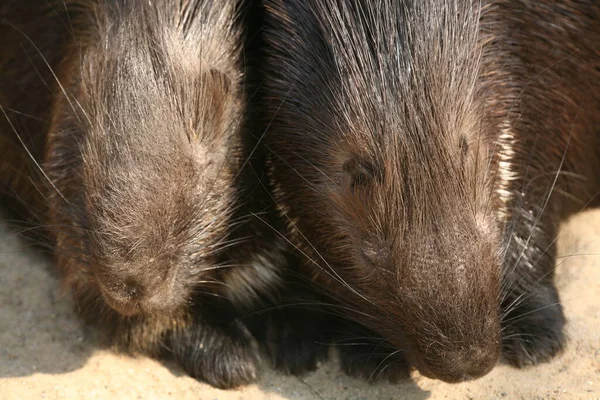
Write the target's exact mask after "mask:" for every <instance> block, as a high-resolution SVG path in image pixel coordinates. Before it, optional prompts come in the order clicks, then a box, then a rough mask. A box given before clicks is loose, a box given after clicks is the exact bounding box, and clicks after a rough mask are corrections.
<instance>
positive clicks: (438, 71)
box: [264, 0, 600, 382]
mask: <svg viewBox="0 0 600 400" xmlns="http://www.w3.org/2000/svg"><path fill="white" fill-rule="evenodd" d="M264 3H265V12H266V14H267V17H266V32H265V35H264V38H265V41H266V47H265V54H266V57H265V62H264V73H265V77H266V83H265V89H264V98H265V100H266V101H267V109H268V112H267V114H266V117H265V125H266V126H267V127H268V131H267V134H266V136H265V139H264V145H265V148H267V149H268V150H269V151H270V152H271V155H270V163H271V171H272V185H273V192H274V196H275V198H276V200H277V201H278V203H279V206H280V209H281V213H282V215H283V217H284V218H285V219H286V220H287V222H288V225H289V232H290V238H291V241H292V242H293V243H294V245H295V246H296V247H297V248H298V249H299V252H300V253H301V255H302V256H304V260H305V263H304V268H303V269H304V272H305V274H307V275H308V276H309V277H311V278H312V279H314V280H315V282H316V283H317V284H318V285H319V286H320V287H321V288H324V289H325V290H326V291H328V292H329V293H330V294H331V295H332V296H333V298H334V299H335V300H339V301H340V302H341V304H340V306H341V307H340V308H339V309H340V310H342V311H343V313H344V314H345V315H346V317H347V318H349V319H350V320H354V321H357V322H359V323H360V325H363V326H365V328H361V327H360V326H359V325H352V323H350V324H349V326H348V327H347V328H346V335H348V336H349V337H351V336H356V337H359V338H361V341H363V342H364V338H365V337H370V338H372V339H371V340H370V341H369V340H367V343H364V348H366V351H364V352H362V353H361V352H360V351H359V350H356V349H361V347H359V346H355V347H351V346H340V349H341V350H342V365H343V366H344V368H345V369H346V371H347V372H349V373H351V374H352V375H355V376H362V377H366V378H369V377H373V376H376V375H377V374H379V375H380V376H383V377H387V378H390V379H396V378H398V377H400V376H401V375H402V374H406V372H407V370H408V369H407V368H408V364H412V365H413V366H415V367H416V368H417V369H419V371H420V372H421V373H423V374H425V375H427V376H430V377H434V378H438V379H441V380H444V381H447V382H457V381H463V380H467V379H474V378H477V377H480V376H482V375H484V374H486V373H487V372H488V371H489V370H491V369H492V368H493V366H494V365H495V363H496V361H497V359H498V358H499V356H500V353H501V351H502V353H503V354H504V356H505V357H506V358H507V359H508V360H509V361H510V362H511V363H513V364H514V365H517V366H522V365H524V364H535V363H538V362H542V361H545V360H547V359H549V358H550V357H552V356H553V355H555V354H556V353H557V352H558V351H559V350H560V349H561V348H562V347H563V345H564V332H563V325H564V323H565V319H564V316H563V313H562V310H561V306H560V302H559V300H558V295H557V292H556V289H555V287H554V286H553V283H552V279H553V268H554V262H555V259H554V257H555V249H554V241H555V237H556V233H557V231H556V229H557V224H558V222H559V219H560V217H562V216H564V215H566V214H567V213H568V212H570V211H573V210H574V209H575V207H578V208H581V207H582V206H584V205H585V204H586V202H587V200H588V199H590V198H591V197H592V195H593V194H595V193H596V191H597V190H598V186H597V182H598V173H599V171H600V170H599V167H600V164H599V162H598V159H599V157H598V156H599V154H598V150H597V149H598V139H597V137H596V134H597V131H598V126H600V124H599V123H600V97H599V96H600V72H599V71H600V69H599V67H600V54H599V47H598V43H600V7H599V6H598V5H596V3H595V2H593V1H579V2H575V1H562V2H558V3H557V2H555V1H541V2H526V1H521V0H508V1H493V0H490V1H484V2H483V8H482V9H479V8H478V7H477V6H476V3H475V4H473V3H472V2H469V1H466V0H456V1H449V0H427V1H421V0H419V1H416V0H415V1H401V0H378V1H374V2H371V1H366V0H353V1H342V0H333V1H329V0H306V1H294V0H266V1H265V2H264ZM509 131H510V133H507V132H509ZM558 171H560V173H559V172H558ZM564 193H567V194H568V196H562V194H564ZM550 194H551V195H550ZM572 198H576V199H577V200H579V201H580V203H579V204H575V203H569V202H568V201H565V199H567V200H571V199H572ZM342 307H343V308H342ZM315 334H320V333H318V332H315ZM336 338H337V339H336V340H338V341H342V342H343V337H341V338H340V336H339V335H338V336H336ZM378 338H381V339H378ZM282 343H283V345H284V346H283V348H284V349H285V341H283V342H282ZM281 351H282V352H285V351H286V350H281ZM382 369H383V370H385V371H384V372H383V373H381V370H382Z"/></svg>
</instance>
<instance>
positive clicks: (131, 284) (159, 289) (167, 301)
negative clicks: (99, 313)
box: [99, 276, 173, 316]
mask: <svg viewBox="0 0 600 400" xmlns="http://www.w3.org/2000/svg"><path fill="white" fill-rule="evenodd" d="M99 282H100V288H101V291H102V294H103V296H104V297H105V299H106V302H107V304H108V305H109V306H110V307H112V308H113V309H115V310H116V311H117V312H119V313H120V314H122V315H125V316H131V315H134V314H137V313H139V312H142V311H145V312H154V311H169V309H170V308H171V304H172V303H173V301H172V297H173V294H172V290H171V288H170V286H169V285H168V284H167V282H166V280H165V279H156V280H154V281H149V280H147V279H144V278H138V277H134V276H128V277H125V278H121V279H119V280H117V281H111V282H106V280H105V281H103V280H101V279H99Z"/></svg>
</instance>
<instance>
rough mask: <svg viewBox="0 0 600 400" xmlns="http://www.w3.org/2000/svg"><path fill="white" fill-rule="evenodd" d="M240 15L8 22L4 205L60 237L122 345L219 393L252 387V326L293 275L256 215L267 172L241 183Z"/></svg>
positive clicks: (90, 12) (83, 15)
mask: <svg viewBox="0 0 600 400" xmlns="http://www.w3.org/2000/svg"><path fill="white" fill-rule="evenodd" d="M243 16H244V10H243V9H242V8H241V7H240V4H239V2H234V1H214V2H211V1H200V0H198V1H194V0H190V1H184V2H170V1H166V0H165V1H162V0H161V1H153V2H152V3H151V5H149V3H148V2H129V1H116V2H109V1H103V0H97V1H91V0H90V1H83V0H82V1H68V2H66V3H65V2H63V1H57V2H56V3H50V4H49V3H48V2H46V1H42V0H40V1H35V0H29V1H27V2H22V0H15V1H11V2H10V4H8V5H5V6H3V9H2V25H1V26H2V28H1V32H2V33H3V37H5V36H4V34H5V33H6V35H7V36H8V38H10V39H12V40H9V41H8V43H4V44H3V46H2V51H3V59H2V60H1V69H2V71H3V74H2V88H1V90H0V95H1V96H2V97H1V98H0V99H1V101H2V103H1V105H2V109H3V112H4V113H5V115H4V117H3V118H2V125H1V126H0V128H1V129H2V130H1V132H0V140H1V141H2V142H1V143H2V149H1V151H2V153H3V156H2V161H1V162H2V164H1V165H0V179H1V181H0V182H1V183H2V189H3V191H4V192H6V193H8V194H9V195H11V196H12V198H16V199H18V200H17V202H19V203H20V204H21V205H22V206H23V207H21V208H22V209H25V210H26V211H28V212H29V214H28V218H29V220H30V221H33V223H34V224H41V225H43V226H45V227H47V228H48V229H47V232H48V236H49V237H48V241H49V242H48V243H49V244H48V245H49V247H50V248H51V250H52V253H53V257H54V259H55V262H56V265H57V267H58V268H59V270H60V272H61V273H62V276H63V282H64V284H65V286H66V287H67V289H68V290H71V291H72V292H73V295H74V297H75V300H76V302H77V306H78V308H79V309H80V310H81V312H82V313H83V315H84V316H85V317H86V318H87V319H89V320H90V321H93V322H95V323H98V324H99V325H100V326H101V327H102V328H103V329H105V330H106V331H107V332H108V333H109V334H110V337H111V339H112V340H113V341H114V343H115V344H116V345H117V346H119V347H121V348H123V349H126V350H129V351H133V352H144V353H150V354H155V355H159V354H166V355H169V356H171V357H173V358H175V359H176V360H177V361H178V362H179V363H180V364H181V365H182V366H183V367H184V368H185V369H186V371H187V372H188V373H190V374H191V375H192V376H194V377H197V378H199V379H202V380H205V381H207V382H209V383H211V384H213V385H215V386H218V387H222V388H226V387H234V386H238V385H240V384H244V383H247V382H250V381H253V380H254V379H256V375H257V362H258V352H257V349H256V344H255V342H254V339H253V338H252V336H251V335H250V332H249V331H248V329H247V328H246V326H245V324H244V323H243V322H241V321H239V320H238V318H239V317H240V315H241V313H242V312H247V311H248V310H251V309H253V307H255V306H256V305H257V304H258V303H259V300H260V298H261V297H264V296H268V295H270V294H272V293H274V291H275V289H274V286H275V285H276V282H277V275H276V268H275V265H276V264H277V263H279V262H282V261H285V260H284V259H283V258H282V256H280V255H279V254H280V252H279V251H277V247H278V244H277V240H278V239H277V237H276V236H275V232H274V231H273V230H271V228H267V227H265V230H264V231H261V230H260V229H258V230H257V229H256V228H255V227H252V226H253V224H250V219H249V218H248V216H249V214H250V213H253V214H259V215H260V214H261V212H262V211H263V208H265V205H264V204H262V203H261V202H262V201H263V200H261V196H260V195H259V194H260V193H259V191H261V190H262V185H261V184H260V181H259V180H256V176H258V177H259V178H260V174H261V172H260V171H256V170H253V171H251V172H247V171H246V170H245V169H244V170H242V167H243V166H244V165H245V163H246V156H248V155H249V154H250V153H251V150H252V147H251V146H252V143H247V142H248V141H247V140H246V139H245V138H243V137H242V136H243V135H242V134H241V132H242V131H243V130H244V129H246V128H245V126H246V125H247V123H248V121H247V120H246V118H247V117H246V115H245V110H244V108H245V104H246V94H245V93H244V86H243V74H242V72H243V68H244V65H243V64H242V44H243V41H244V40H245V39H244V30H243V26H242V25H241V20H242V19H243ZM30 59H31V60H33V61H32V62H31V63H30V62H29V60H30ZM5 71H7V72H8V73H4V72H5ZM24 115H25V116H24ZM17 122H18V123H17ZM21 140H23V143H21ZM25 149H28V150H30V152H31V156H33V158H32V157H30V154H28V153H27V152H26V151H25ZM5 155H8V157H6V156H5ZM37 164H39V165H40V167H39V168H38V166H37ZM14 171H17V172H18V175H14ZM14 176H18V177H19V179H14V178H13V177H14ZM265 218H267V217H265ZM267 219H268V218H267ZM251 225H252V226H251ZM261 226H262V225H261ZM260 241H268V242H269V243H270V244H271V245H272V248H271V249H268V250H264V246H258V244H257V243H258V242H260Z"/></svg>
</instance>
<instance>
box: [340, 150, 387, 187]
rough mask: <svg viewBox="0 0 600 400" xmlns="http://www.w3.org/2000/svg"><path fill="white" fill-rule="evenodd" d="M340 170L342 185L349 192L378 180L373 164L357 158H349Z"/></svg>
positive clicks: (378, 174) (377, 173)
mask: <svg viewBox="0 0 600 400" xmlns="http://www.w3.org/2000/svg"><path fill="white" fill-rule="evenodd" d="M342 169H343V171H344V185H345V186H347V187H348V189H350V190H351V191H354V190H357V189H360V188H365V187H368V186H369V185H371V184H372V183H373V182H374V181H376V180H379V178H380V173H379V172H378V170H377V167H376V166H375V164H374V163H372V162H370V161H368V160H366V159H365V158H362V157H359V156H351V157H350V158H349V159H348V160H346V161H345V162H344V163H343V164H342Z"/></svg>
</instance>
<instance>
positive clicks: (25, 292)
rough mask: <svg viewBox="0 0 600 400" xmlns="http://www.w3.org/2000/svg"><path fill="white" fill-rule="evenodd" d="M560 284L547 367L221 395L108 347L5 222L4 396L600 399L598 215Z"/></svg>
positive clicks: (270, 376)
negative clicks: (460, 379) (558, 324)
mask: <svg viewBox="0 0 600 400" xmlns="http://www.w3.org/2000/svg"><path fill="white" fill-rule="evenodd" d="M559 249H560V250H559V251H560V254H561V255H562V257H561V258H559V261H558V263H559V264H560V265H559V268H558V276H557V284H558V285H559V290H560V292H561V296H562V301H563V303H564V307H565V310H566V314H567V317H568V319H569V326H568V333H569V337H570V343H569V346H568V350H567V351H566V352H565V353H564V354H563V355H562V356H560V357H559V358H557V359H555V360H554V361H553V362H551V363H549V364H545V365H542V366H538V367H535V368H529V369H525V370H516V369H513V368H510V367H508V366H506V365H499V366H498V367H497V368H496V369H495V370H494V371H492V373H490V374H489V375H488V376H486V377H484V378H482V379H480V380H478V381H475V382H470V383H465V384H459V385H447V384H443V383H440V382H435V381H431V380H428V379H425V378H422V377H418V376H415V379H414V381H411V382H405V383H402V384H398V385H389V384H376V385H370V384H367V383H363V382H360V381H357V380H353V379H351V378H349V377H347V376H345V375H343V374H342V373H340V371H339V369H338V368H337V366H336V364H335V362H331V363H329V364H327V365H325V366H323V367H322V368H321V369H320V370H319V371H317V372H316V373H313V374H311V375H308V376H305V377H303V378H302V379H299V378H294V377H288V376H281V375H279V374H277V373H275V372H273V371H271V370H270V369H269V368H268V367H265V368H264V371H263V373H262V379H261V381H260V383H258V384H256V385H251V386H249V387H246V388H244V389H241V390H236V391H221V390H216V389H212V388H210V387H208V386H206V385H204V384H201V383H198V382H197V381H195V380H193V379H191V378H189V377H187V376H185V375H184V374H183V373H182V372H181V370H179V369H178V368H177V367H175V366H173V365H164V364H160V363H159V362H156V361H154V360H151V359H147V358H140V359H135V358H129V357H125V356H121V355H117V354H113V353H111V352H110V351H107V350H105V349H102V348H101V346H100V345H99V343H98V342H97V341H96V340H94V335H93V334H91V333H90V332H88V331H87V330H86V329H85V327H84V326H83V325H82V324H81V323H80V321H79V320H78V318H77V316H76V314H75V313H74V305H73V303H72V301H71V299H70V298H68V297H65V296H62V295H61V294H60V292H59V287H58V282H57V280H56V278H55V277H54V275H53V274H52V273H51V269H50V266H48V265H47V263H46V262H45V261H44V258H42V257H40V255H39V254H36V253H35V252H34V251H33V250H31V249H28V248H26V247H25V246H24V245H23V243H22V242H21V241H19V240H18V239H17V238H15V237H14V236H13V235H11V234H9V232H8V230H7V228H6V226H5V225H4V224H3V223H2V221H0V399H6V400H8V399H31V398H33V399H37V398H48V399H55V398H61V399H63V398H66V399H75V398H77V399H81V398H86V399H164V398H173V399H206V400H216V399H220V400H221V399H222V400H226V399H249V400H253V399H273V400H275V399H277V400H281V399H290V400H304V399H340V400H358V399H361V400H363V399H364V400H367V399H368V400H380V399H385V400H389V399H595V400H598V399H600V303H599V300H600V211H597V212H588V213H586V214H582V215H580V216H578V217H577V218H575V219H574V220H573V221H570V222H569V223H568V224H566V226H565V228H564V229H563V231H562V233H561V238H560V240H559Z"/></svg>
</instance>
